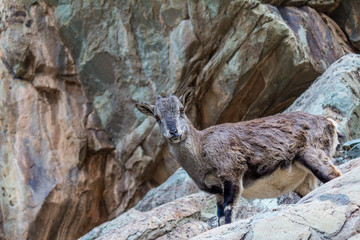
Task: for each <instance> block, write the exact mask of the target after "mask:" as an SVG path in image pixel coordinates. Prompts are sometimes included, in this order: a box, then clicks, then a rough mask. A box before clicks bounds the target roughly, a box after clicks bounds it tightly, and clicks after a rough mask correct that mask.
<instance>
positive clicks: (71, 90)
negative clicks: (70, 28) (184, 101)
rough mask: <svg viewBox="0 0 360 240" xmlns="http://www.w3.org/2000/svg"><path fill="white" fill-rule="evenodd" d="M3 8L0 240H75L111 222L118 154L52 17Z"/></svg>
mask: <svg viewBox="0 0 360 240" xmlns="http://www.w3.org/2000/svg"><path fill="white" fill-rule="evenodd" d="M1 7H3V8H2V9H1V10H2V13H3V14H7V15H6V21H5V23H4V29H3V32H2V39H1V40H2V41H1V55H2V57H1V60H2V61H1V62H0V79H1V80H0V98H1V101H0V129H1V131H0V158H1V161H0V171H1V172H0V173H1V174H0V186H1V194H2V196H1V198H0V201H1V213H2V214H1V219H2V222H3V225H2V227H1V232H2V237H1V238H2V239H74V238H77V237H80V236H81V235H82V234H84V233H85V232H87V231H88V230H89V229H91V228H92V227H94V226H96V225H98V224H100V223H101V222H103V221H105V220H106V219H107V216H108V213H107V210H106V209H105V206H104V204H103V202H104V198H103V191H104V188H105V185H104V178H105V176H104V168H105V159H106V157H107V156H108V154H109V152H111V151H112V150H113V149H114V146H113V144H112V143H111V142H110V140H109V138H108V136H107V134H106V133H105V132H104V130H103V128H102V126H101V123H100V121H99V120H98V117H97V115H96V113H95V112H94V111H95V110H94V109H93V107H92V105H91V103H90V102H89V101H88V99H87V98H86V96H85V94H84V91H83V89H82V87H81V83H80V80H79V77H78V75H77V74H76V70H75V69H76V66H75V63H74V61H73V58H72V57H71V55H70V52H69V51H68V50H67V48H66V46H65V45H64V44H63V43H62V41H61V39H60V38H59V36H58V33H57V29H56V27H55V25H54V21H53V18H52V10H51V9H50V8H48V7H47V6H46V5H45V4H33V5H31V7H29V9H28V10H26V9H24V8H22V7H21V6H13V5H10V2H5V3H4V2H3V3H2V5H1ZM108 161H110V162H111V161H112V162H114V159H112V160H108Z"/></svg>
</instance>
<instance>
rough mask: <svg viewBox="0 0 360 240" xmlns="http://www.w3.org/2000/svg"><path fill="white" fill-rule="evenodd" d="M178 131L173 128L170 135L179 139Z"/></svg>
mask: <svg viewBox="0 0 360 240" xmlns="http://www.w3.org/2000/svg"><path fill="white" fill-rule="evenodd" d="M177 132H178V131H177V129H176V128H171V129H170V134H171V135H172V136H173V137H177V136H178V133H177Z"/></svg>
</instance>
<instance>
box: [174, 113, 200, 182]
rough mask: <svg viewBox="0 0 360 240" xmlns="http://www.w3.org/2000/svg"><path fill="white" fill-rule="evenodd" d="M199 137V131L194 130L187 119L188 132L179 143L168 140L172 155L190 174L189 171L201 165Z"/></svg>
mask: <svg viewBox="0 0 360 240" xmlns="http://www.w3.org/2000/svg"><path fill="white" fill-rule="evenodd" d="M200 139H201V132H200V131H198V130H196V129H195V127H194V126H193V125H192V124H191V122H190V121H189V120H188V134H187V137H186V139H185V140H184V141H182V142H180V143H170V142H169V147H170V151H171V153H172V155H173V156H174V157H175V158H176V160H177V161H178V162H179V164H180V165H181V166H182V167H183V168H184V169H185V170H186V171H187V172H188V173H189V174H190V175H191V172H194V171H197V170H198V168H200V167H201V165H202V162H201V159H200V156H201V151H202V146H201V144H200V142H201V141H200ZM194 173H195V172H194Z"/></svg>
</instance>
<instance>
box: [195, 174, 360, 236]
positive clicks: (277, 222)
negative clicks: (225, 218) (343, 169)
mask: <svg viewBox="0 0 360 240" xmlns="http://www.w3.org/2000/svg"><path fill="white" fill-rule="evenodd" d="M359 226H360V167H357V168H356V169H353V170H352V171H351V172H349V173H347V174H345V175H344V176H341V177H339V178H337V179H334V180H332V181H330V182H328V183H327V184H324V185H323V186H321V187H320V188H318V189H316V190H314V191H313V192H311V193H309V194H308V195H307V196H306V197H304V198H303V199H301V200H300V201H299V203H298V204H296V205H294V206H287V207H280V208H277V209H273V211H271V212H267V213H265V214H260V215H256V216H254V217H252V218H249V219H246V220H240V221H238V222H235V223H232V224H229V225H225V226H221V227H219V228H216V229H213V230H210V231H208V232H206V233H204V234H200V235H198V236H197V237H195V238H193V239H194V240H195V239H242V238H245V237H246V239H309V238H310V237H311V238H312V239H349V238H350V237H352V236H354V235H357V234H359V228H358V227H359Z"/></svg>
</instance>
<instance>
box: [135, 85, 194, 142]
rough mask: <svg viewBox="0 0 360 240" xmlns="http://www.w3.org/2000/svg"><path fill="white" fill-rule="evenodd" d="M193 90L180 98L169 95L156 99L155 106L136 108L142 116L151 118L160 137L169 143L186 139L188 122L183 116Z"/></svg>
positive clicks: (142, 105)
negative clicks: (158, 129)
mask: <svg viewBox="0 0 360 240" xmlns="http://www.w3.org/2000/svg"><path fill="white" fill-rule="evenodd" d="M193 93H194V89H193V88H188V89H187V90H186V91H185V92H184V93H183V94H182V95H181V97H179V98H178V97H176V96H174V95H170V96H168V97H166V98H162V97H160V96H159V97H158V98H157V100H156V103H155V105H150V104H147V103H137V104H135V106H136V108H137V109H138V110H139V111H140V112H141V113H143V114H145V115H148V116H152V117H154V118H155V119H156V121H157V123H158V124H159V126H160V130H161V133H162V135H163V136H164V137H165V138H166V139H167V140H168V141H169V142H171V143H179V142H182V141H184V140H185V139H186V137H187V134H188V131H189V129H188V128H189V120H188V119H187V117H186V115H185V110H186V107H187V106H188V105H189V103H190V101H191V100H192V98H193Z"/></svg>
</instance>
